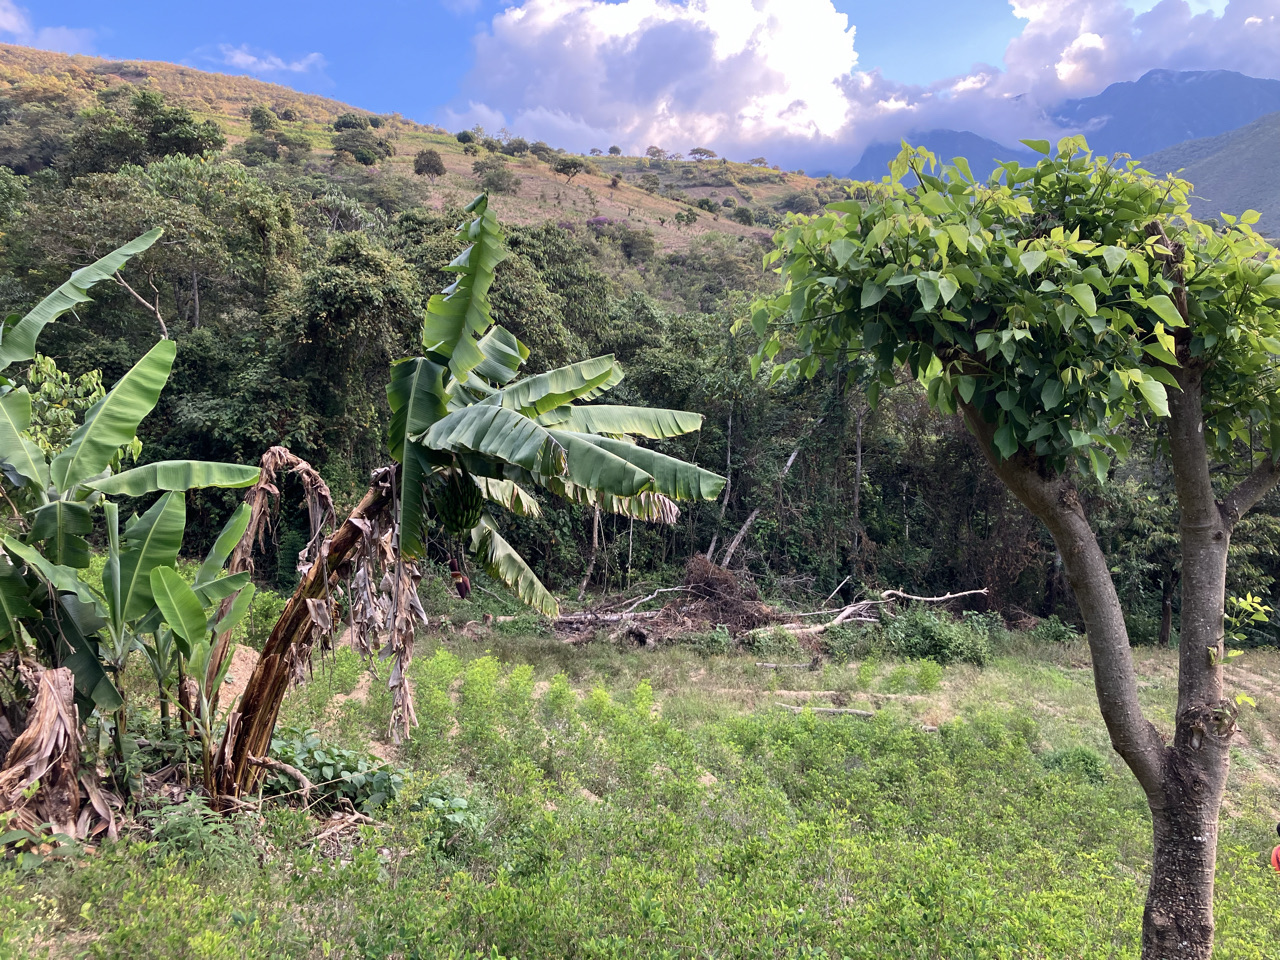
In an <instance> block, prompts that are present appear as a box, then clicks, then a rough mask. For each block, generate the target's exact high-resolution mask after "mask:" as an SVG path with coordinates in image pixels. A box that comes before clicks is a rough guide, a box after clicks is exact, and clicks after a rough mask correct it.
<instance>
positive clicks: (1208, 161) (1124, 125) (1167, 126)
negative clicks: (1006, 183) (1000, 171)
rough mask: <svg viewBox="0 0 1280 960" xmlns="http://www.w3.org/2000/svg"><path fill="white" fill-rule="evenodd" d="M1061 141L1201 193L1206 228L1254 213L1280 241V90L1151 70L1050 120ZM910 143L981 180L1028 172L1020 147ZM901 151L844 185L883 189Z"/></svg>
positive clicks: (916, 135) (969, 140) (870, 151)
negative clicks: (1013, 164)
mask: <svg viewBox="0 0 1280 960" xmlns="http://www.w3.org/2000/svg"><path fill="white" fill-rule="evenodd" d="M1049 115H1050V116H1051V117H1052V119H1053V120H1054V121H1055V122H1056V123H1059V124H1061V125H1062V127H1063V134H1064V135H1065V134H1067V133H1070V132H1074V131H1080V132H1083V133H1084V135H1085V136H1086V137H1087V138H1088V140H1089V146H1090V147H1091V148H1092V149H1093V151H1094V152H1095V153H1102V154H1113V153H1127V154H1129V155H1130V156H1132V157H1137V158H1141V159H1142V161H1143V166H1145V167H1146V168H1147V169H1148V170H1150V171H1151V172H1152V173H1156V174H1167V173H1176V172H1178V171H1179V170H1181V171H1182V172H1181V173H1180V174H1179V175H1180V176H1181V177H1182V178H1183V179H1185V180H1189V181H1191V183H1193V184H1194V185H1195V188H1196V190H1195V199H1193V201H1192V204H1191V208H1192V212H1193V213H1194V214H1195V215H1196V216H1198V217H1202V218H1209V217H1216V216H1217V215H1218V214H1220V213H1223V212H1226V213H1231V214H1239V213H1241V212H1242V211H1244V210H1246V209H1250V208H1252V209H1254V210H1257V211H1258V212H1260V213H1261V214H1262V215H1263V219H1262V222H1261V224H1260V229H1262V230H1264V231H1266V232H1267V233H1269V234H1272V235H1280V80H1264V79H1259V78H1257V77H1247V76H1245V75H1244V74H1242V73H1235V72H1232V71H1230V70H1210V71H1181V72H1178V71H1173V70H1152V71H1150V72H1149V73H1147V74H1144V75H1143V76H1142V77H1141V78H1140V79H1138V80H1134V81H1126V82H1124V83H1113V84H1111V86H1109V87H1107V88H1106V89H1105V90H1103V91H1102V92H1101V93H1100V94H1098V95H1097V96H1096V97H1086V98H1084V99H1080V100H1068V101H1066V102H1064V103H1062V104H1060V105H1059V106H1058V107H1055V108H1054V109H1053V110H1051V111H1049ZM907 139H908V140H909V141H910V142H911V143H913V144H916V145H919V146H924V147H927V148H928V149H929V150H931V151H933V152H934V153H936V154H937V155H938V157H939V159H942V160H950V159H951V158H952V157H956V156H962V157H966V158H967V159H968V160H969V162H970V163H971V164H972V165H973V166H974V168H975V171H974V172H975V173H978V174H984V173H986V172H988V171H987V170H986V169H984V168H987V167H988V161H989V160H994V159H997V158H998V159H1000V160H1018V161H1019V162H1024V163H1025V162H1028V161H1030V160H1032V159H1034V155H1033V154H1032V153H1031V152H1030V151H1029V150H1027V149H1026V148H1025V147H1023V146H1021V145H1020V144H1019V145H1017V146H1006V145H1004V144H1001V143H997V142H996V141H995V140H990V139H988V138H986V137H981V136H978V135H977V134H974V133H969V132H967V131H963V130H927V131H923V132H913V133H910V134H908V135H907ZM898 150H899V144H898V143H896V142H895V143H873V144H871V145H870V146H868V147H867V148H866V150H865V151H864V152H863V154H862V157H861V159H859V161H858V162H857V164H855V165H854V167H853V169H851V170H850V171H849V173H848V176H850V177H852V178H853V179H855V180H879V179H880V178H881V177H883V176H884V175H885V173H886V172H887V168H888V164H889V161H890V160H891V159H893V157H894V156H896V155H897V153H898Z"/></svg>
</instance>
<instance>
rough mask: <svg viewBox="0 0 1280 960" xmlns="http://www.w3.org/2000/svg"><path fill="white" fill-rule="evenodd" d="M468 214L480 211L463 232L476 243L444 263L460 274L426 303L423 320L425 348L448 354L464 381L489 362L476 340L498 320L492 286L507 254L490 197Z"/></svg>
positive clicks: (469, 208) (470, 207) (456, 374)
mask: <svg viewBox="0 0 1280 960" xmlns="http://www.w3.org/2000/svg"><path fill="white" fill-rule="evenodd" d="M466 212H467V213H472V214H475V218H474V219H473V220H470V221H468V222H466V223H463V224H462V225H461V226H460V227H459V228H458V233H459V234H463V235H465V236H466V237H467V239H469V240H470V241H471V246H469V247H467V248H466V249H465V250H463V251H462V253H460V254H459V255H458V256H457V257H456V258H455V259H454V261H453V262H452V263H450V264H449V265H448V266H447V267H445V270H447V271H449V272H450V273H456V274H458V275H459V276H458V279H457V280H455V281H454V282H453V283H451V284H450V285H449V286H448V287H446V288H445V290H444V292H443V293H437V294H435V295H434V296H433V297H432V298H431V299H430V300H429V301H428V302H427V314H426V317H425V318H424V320H423V324H422V345H423V347H424V348H425V349H426V350H427V351H429V352H432V353H439V354H440V355H441V356H444V357H448V358H449V369H450V370H451V371H452V372H453V376H454V378H455V379H456V380H459V381H465V380H466V378H467V374H468V373H470V372H471V371H472V370H474V369H475V368H476V367H478V366H479V365H480V364H481V363H483V362H484V360H485V355H484V353H482V352H481V350H480V348H479V347H478V346H477V345H476V341H475V340H474V339H473V338H475V337H479V336H481V335H482V334H483V333H484V332H485V331H486V330H488V329H489V327H490V326H491V325H492V324H493V319H492V317H491V316H490V313H489V287H490V286H491V285H492V284H493V274H494V270H495V268H496V267H497V266H498V264H499V263H501V262H502V261H503V260H505V259H506V257H507V250H506V245H505V243H504V242H503V237H502V229H501V227H499V225H498V219H497V217H495V216H494V214H493V212H492V211H491V210H490V209H489V198H488V197H487V196H486V195H484V194H481V195H480V196H478V197H476V198H475V199H474V200H473V201H471V203H469V204H468V205H467V208H466Z"/></svg>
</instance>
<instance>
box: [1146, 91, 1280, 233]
mask: <svg viewBox="0 0 1280 960" xmlns="http://www.w3.org/2000/svg"><path fill="white" fill-rule="evenodd" d="M1142 163H1143V166H1144V167H1146V168H1147V169H1148V170H1150V171H1151V172H1152V173H1157V174H1164V173H1178V175H1179V176H1181V177H1183V178H1184V179H1186V180H1189V181H1191V183H1193V184H1194V185H1195V199H1193V200H1192V203H1191V209H1192V212H1193V213H1195V215H1196V216H1198V217H1202V218H1210V217H1217V216H1218V215H1219V214H1220V213H1228V214H1231V215H1232V216H1239V215H1240V214H1241V213H1243V212H1244V211H1245V210H1249V209H1253V210H1257V211H1258V212H1259V213H1261V214H1262V220H1261V221H1260V223H1259V225H1258V229H1259V230H1261V231H1263V232H1264V233H1266V234H1267V235H1268V236H1277V235H1280V113H1271V114H1268V115H1267V116H1265V117H1262V118H1261V119H1259V120H1255V121H1254V122H1253V123H1250V124H1248V125H1247V126H1244V127H1240V128H1239V129H1238V130H1232V131H1231V132H1230V133H1224V134H1222V135H1221V136H1217V137H1206V138H1204V139H1201V140H1189V141H1187V142H1186V143H1180V144H1178V145H1177V146H1175V147H1170V148H1169V149H1168V150H1161V151H1160V152H1159V153H1155V154H1152V155H1151V156H1149V157H1145V158H1144V159H1143V161H1142ZM1179 171H1180V172H1179Z"/></svg>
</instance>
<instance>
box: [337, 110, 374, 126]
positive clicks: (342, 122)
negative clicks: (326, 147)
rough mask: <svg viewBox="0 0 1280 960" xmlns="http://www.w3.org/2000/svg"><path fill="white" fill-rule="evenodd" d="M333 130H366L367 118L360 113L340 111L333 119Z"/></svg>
mask: <svg viewBox="0 0 1280 960" xmlns="http://www.w3.org/2000/svg"><path fill="white" fill-rule="evenodd" d="M332 126H333V129H334V130H368V129H369V126H370V124H369V118H368V117H366V116H365V115H364V114H362V113H341V114H339V115H338V116H337V117H335V118H334V120H333V124H332Z"/></svg>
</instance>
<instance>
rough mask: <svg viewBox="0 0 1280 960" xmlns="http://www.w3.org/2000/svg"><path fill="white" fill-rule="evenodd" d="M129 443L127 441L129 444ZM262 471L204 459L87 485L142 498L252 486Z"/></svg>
mask: <svg viewBox="0 0 1280 960" xmlns="http://www.w3.org/2000/svg"><path fill="white" fill-rule="evenodd" d="M126 442H127V441H126ZM261 472H262V471H261V470H260V469H259V468H258V467H245V466H241V465H240V464H236V463H210V462H207V461H204V460H158V461H156V462H155V463H148V464H145V465H144V466H141V467H134V468H133V469H131V470H122V471H120V472H119V473H117V474H116V475H115V476H111V477H103V478H102V479H100V480H87V481H85V486H86V487H88V488H89V489H91V490H98V491H100V492H101V493H107V494H112V495H118V496H125V497H140V496H142V495H143V494H147V493H155V492H156V491H157V490H195V489H198V488H201V487H223V488H227V489H236V488H238V487H251V486H253V485H254V484H255V483H257V482H258V475H259V474H260V473H261Z"/></svg>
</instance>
